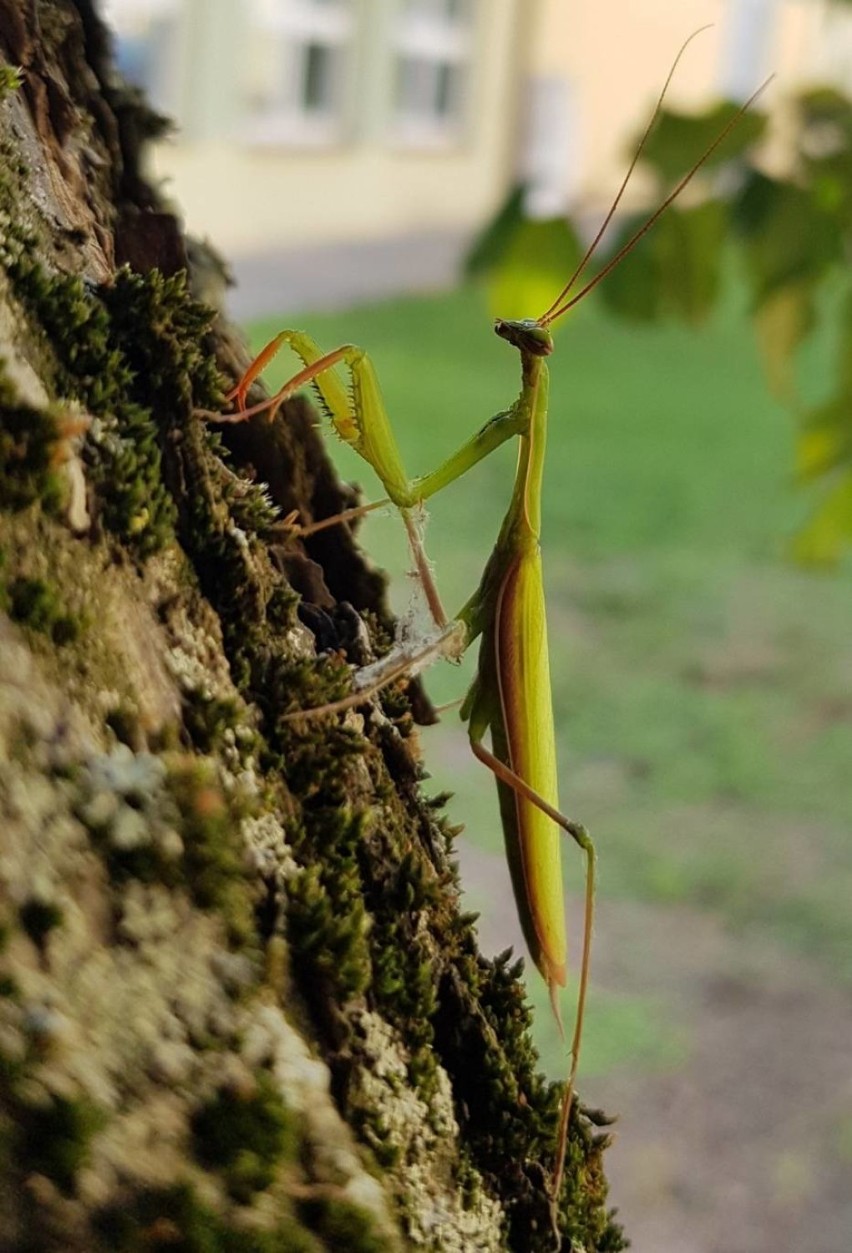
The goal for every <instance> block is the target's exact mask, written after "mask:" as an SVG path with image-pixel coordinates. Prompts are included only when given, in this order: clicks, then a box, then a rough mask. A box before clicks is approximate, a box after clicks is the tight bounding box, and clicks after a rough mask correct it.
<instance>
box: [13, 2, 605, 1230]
mask: <svg viewBox="0 0 852 1253" xmlns="http://www.w3.org/2000/svg"><path fill="white" fill-rule="evenodd" d="M0 53H2V57H3V59H4V61H5V63H6V66H7V67H9V66H20V67H22V71H23V73H22V81H21V84H20V85H16V82H15V78H14V75H12V74H10V73H9V72H8V70H3V69H2V67H0V90H2V101H0V146H1V147H0V259H2V272H3V277H2V278H0V355H1V356H2V373H0V506H1V507H0V559H2V564H0V838H2V863H0V911H2V912H1V913H0V918H1V919H2V941H3V946H2V954H0V1145H2V1182H0V1249H2V1250H13V1249H14V1250H25V1249H29V1250H36V1249H37V1250H39V1251H42V1253H43V1251H48V1250H97V1249H105V1250H199V1251H204V1253H207V1251H211V1250H250V1251H252V1250H258V1251H259V1250H288V1251H289V1250H292V1251H294V1253H296V1251H298V1250H303V1251H305V1253H307V1251H309V1250H322V1249H334V1250H344V1249H345V1250H350V1249H351V1250H356V1251H357V1250H362V1251H364V1250H385V1249H387V1250H394V1249H403V1248H422V1249H436V1250H468V1249H480V1250H490V1249H495V1250H496V1249H502V1248H512V1249H519V1250H521V1249H522V1250H531V1249H540V1248H541V1249H544V1248H552V1247H553V1237H552V1234H551V1232H550V1229H549V1222H548V1215H547V1205H546V1200H545V1187H546V1180H547V1172H548V1168H549V1165H550V1162H551V1157H552V1141H553V1135H554V1128H555V1118H556V1111H557V1104H558V1096H559V1093H558V1089H557V1088H556V1087H553V1086H550V1085H548V1084H547V1083H546V1082H545V1081H544V1080H543V1079H542V1077H541V1076H540V1075H539V1074H538V1072H537V1058H536V1055H535V1052H534V1050H533V1048H532V1045H531V1043H530V1040H529V1037H528V1032H527V1027H528V1011H527V1009H526V1007H525V1004H524V992H523V987H522V985H521V984H520V983H519V982H518V979H517V975H518V971H517V969H516V968H515V967H513V966H512V965H511V964H510V963H509V962H508V960H507V959H498V960H496V961H489V960H485V959H484V958H482V957H481V956H480V955H479V953H478V952H477V947H476V939H475V934H474V932H473V930H472V927H471V919H470V918H468V917H465V916H464V915H462V914H460V913H459V910H458V899H457V883H456V877H455V871H454V868H453V864H452V862H451V860H450V857H449V848H450V846H451V840H452V828H450V827H449V826H448V825H447V823H446V821H445V819H444V818H442V816H441V807H442V806H441V801H440V798H433V799H432V800H430V799H428V798H426V797H425V796H424V795H423V794H422V793H421V790H420V787H419V783H418V779H419V774H420V768H419V765H418V758H417V751H416V737H415V735H414V729H413V721H412V716H411V712H410V709H409V705H408V702H407V700H406V697H405V695H404V694H403V693H402V692H401V691H400V690H398V689H391V690H390V691H388V692H386V693H385V694H384V695H383V697H382V699H381V701H380V702H377V703H375V704H374V705H372V706H369V707H368V708H367V709H366V710H365V711H361V712H350V713H348V714H347V715H345V716H338V717H334V718H324V719H320V720H317V721H311V722H306V723H302V724H298V723H294V722H289V721H284V720H283V719H282V714H283V713H285V712H286V711H289V710H293V709H296V708H300V707H309V706H314V705H317V704H319V703H322V702H323V701H325V700H328V699H329V698H333V697H334V696H337V695H340V694H342V693H344V692H345V691H346V690H347V683H348V673H349V670H348V665H347V658H348V660H349V661H358V660H359V659H360V660H363V657H364V655H365V653H366V652H368V650H369V649H370V648H372V649H380V648H381V647H382V646H383V645H384V646H386V645H387V643H388V640H389V636H388V634H387V625H388V624H387V615H386V613H385V610H384V604H383V581H382V578H381V576H380V575H378V574H376V573H375V572H374V571H372V570H371V569H370V568H369V566H368V565H367V564H365V561H364V559H363V557H362V556H361V554H360V553H359V551H358V549H357V548H356V547H355V546H354V545H353V543H352V540H351V537H350V535H349V533H348V531H347V530H346V528H345V527H342V526H340V527H337V528H335V529H333V530H330V531H328V532H326V533H325V534H323V535H318V536H316V538H315V539H314V540H313V541H312V542H308V543H305V544H301V543H298V542H294V541H292V540H290V539H288V538H287V535H286V533H285V532H282V531H281V530H280V528H279V529H278V530H276V529H275V523H276V521H277V520H278V519H280V517H281V516H283V515H285V514H286V513H288V512H289V511H290V510H293V509H298V510H299V512H300V514H301V515H302V517H304V518H313V517H318V516H323V515H326V514H330V513H333V512H336V511H337V510H338V509H339V508H341V507H344V506H346V505H348V504H350V503H351V495H352V494H351V492H350V491H348V490H347V489H346V488H344V487H343V486H341V485H340V484H339V483H338V482H337V480H336V478H335V476H334V474H333V471H332V470H331V469H330V467H329V465H328V463H327V462H326V460H325V457H324V455H323V450H322V447H321V444H320V442H319V440H318V437H317V435H316V433H315V430H314V418H313V416H312V415H311V414H310V413H309V412H307V411H306V409H305V408H304V407H303V406H300V405H297V404H294V405H291V406H290V407H289V411H288V412H287V413H286V415H284V417H283V418H282V419H281V420H279V421H277V422H276V423H275V424H274V425H270V424H269V423H267V422H265V421H264V420H263V419H261V420H258V421H256V422H255V423H254V424H252V425H246V426H244V427H234V428H229V429H228V431H227V434H226V435H224V436H223V435H220V434H219V433H218V432H217V431H216V430H214V429H212V428H211V426H210V425H209V424H205V423H204V422H203V421H201V420H200V419H199V418H198V417H197V416H194V410H195V409H196V408H198V407H205V408H212V409H217V408H219V407H221V404H222V390H223V387H226V386H227V385H229V380H231V379H233V377H234V373H235V371H236V370H238V369H239V364H240V361H239V354H238V353H237V352H235V350H234V348H233V345H232V342H231V340H230V338H229V335H228V331H227V328H226V327H225V326H224V325H223V324H222V322H221V320H220V319H218V318H216V317H214V315H213V314H211V313H210V312H209V311H208V310H207V309H206V308H205V307H204V306H202V305H200V304H198V303H196V302H195V301H194V299H193V298H192V296H191V295H190V293H189V291H188V288H187V282H186V280H185V270H186V265H187V256H186V243H185V241H184V239H183V238H182V236H181V233H180V230H179V227H178V224H177V223H176V222H175V220H174V219H173V218H172V217H171V216H170V215H169V214H168V213H167V212H166V211H165V209H164V208H163V206H162V205H160V204H159V203H158V201H157V197H156V195H155V194H154V192H153V191H152V190H151V189H150V188H149V187H147V186H146V185H145V183H144V181H143V180H142V178H141V177H140V174H139V171H138V154H139V147H140V144H141V143H142V142H144V140H145V138H146V137H147V136H149V135H150V134H151V133H152V132H153V131H155V130H156V128H157V126H158V125H159V123H158V119H156V118H155V117H153V116H152V115H151V114H150V113H149V112H148V111H147V110H146V108H145V107H144V105H143V104H142V102H141V101H139V100H138V99H136V98H135V97H134V96H133V95H132V94H131V93H129V92H128V91H127V90H126V89H124V88H123V87H122V86H121V85H120V84H118V83H117V82H116V81H115V80H114V79H113V77H112V74H111V71H110V67H109V60H108V44H107V41H106V39H105V35H104V32H103V30H102V28H101V27H100V25H99V23H98V21H97V19H96V16H95V14H94V13H93V11H92V9H91V7H90V5H89V4H87V3H83V2H81V3H78V4H76V5H75V4H73V3H71V0H63V2H58V3H57V2H54V3H47V2H41V0H32V2H30V3H20V2H16V0H0ZM221 371H224V374H223V373H221ZM263 484H268V487H265V486H263ZM347 605H348V607H347ZM352 607H354V611H357V616H356V612H354V611H353V608H352ZM361 621H366V622H367V623H369V625H370V630H371V635H372V643H367V642H366V636H365V633H364V631H363V628H362V627H361V625H360V622H361ZM604 1140H605V1136H604V1135H601V1134H598V1133H597V1132H596V1131H595V1128H594V1126H593V1125H592V1124H591V1122H590V1121H589V1119H588V1118H587V1117H586V1116H585V1115H580V1114H577V1115H575V1117H574V1120H573V1126H572V1138H571V1144H570V1151H569V1165H568V1172H567V1181H566V1187H565V1194H564V1197H563V1202H562V1221H563V1225H564V1232H565V1235H566V1237H568V1238H569V1239H570V1240H573V1242H574V1243H573V1247H574V1248H576V1249H579V1248H583V1249H586V1250H591V1249H600V1250H615V1249H619V1248H621V1247H623V1245H622V1238H621V1235H620V1232H619V1230H618V1228H617V1226H616V1225H614V1224H613V1223H612V1221H611V1220H610V1218H609V1217H608V1215H607V1213H606V1210H605V1197H606V1184H605V1180H604V1178H603V1174H602V1170H601V1164H600V1154H601V1149H602V1146H603V1142H604ZM565 1247H566V1248H567V1247H569V1242H568V1239H566V1241H565Z"/></svg>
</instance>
